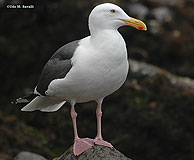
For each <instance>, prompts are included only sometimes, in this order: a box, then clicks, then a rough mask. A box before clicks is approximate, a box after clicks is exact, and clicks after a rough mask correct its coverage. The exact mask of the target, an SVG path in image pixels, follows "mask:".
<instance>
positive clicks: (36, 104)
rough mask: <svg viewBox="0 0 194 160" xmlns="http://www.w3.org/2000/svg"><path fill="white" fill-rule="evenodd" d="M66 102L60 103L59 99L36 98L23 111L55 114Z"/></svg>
mask: <svg viewBox="0 0 194 160" xmlns="http://www.w3.org/2000/svg"><path fill="white" fill-rule="evenodd" d="M64 103H65V101H59V100H58V99H55V98H51V97H40V96H38V97H36V98H34V99H33V100H32V101H31V102H30V103H28V104H27V105H26V106H25V107H23V108H22V109H21V110H22V111H35V110H41V111H43V112H54V111H57V110H58V109H59V108H61V107H62V105H63V104H64Z"/></svg>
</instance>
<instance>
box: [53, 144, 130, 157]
mask: <svg viewBox="0 0 194 160" xmlns="http://www.w3.org/2000/svg"><path fill="white" fill-rule="evenodd" d="M101 159H102V160H131V159H130V158H127V157H126V156H125V155H123V154H122V153H120V152H119V151H117V150H116V149H115V148H113V149H111V148H108V147H104V146H98V145H95V146H94V148H92V149H89V150H87V151H85V152H84V153H82V154H81V155H80V156H78V157H76V156H74V154H73V152H72V147H71V148H70V149H69V150H67V151H66V152H65V153H63V154H62V155H61V156H60V157H59V158H55V159H54V160H101Z"/></svg>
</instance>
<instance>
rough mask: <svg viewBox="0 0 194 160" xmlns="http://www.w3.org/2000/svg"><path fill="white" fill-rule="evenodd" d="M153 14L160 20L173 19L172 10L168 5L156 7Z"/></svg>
mask: <svg viewBox="0 0 194 160" xmlns="http://www.w3.org/2000/svg"><path fill="white" fill-rule="evenodd" d="M152 14H153V15H154V17H155V18H156V19H157V20H158V21H159V22H166V21H168V22H169V21H171V20H172V19H173V14H172V11H171V10H170V9H169V8H167V7H158V8H154V9H153V10H152Z"/></svg>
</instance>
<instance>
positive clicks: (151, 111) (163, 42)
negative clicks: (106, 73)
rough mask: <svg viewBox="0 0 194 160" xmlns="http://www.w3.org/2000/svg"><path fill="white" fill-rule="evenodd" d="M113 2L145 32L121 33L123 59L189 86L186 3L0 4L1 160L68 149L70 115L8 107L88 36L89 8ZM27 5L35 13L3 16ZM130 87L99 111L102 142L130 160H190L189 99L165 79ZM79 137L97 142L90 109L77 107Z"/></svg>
mask: <svg viewBox="0 0 194 160" xmlns="http://www.w3.org/2000/svg"><path fill="white" fill-rule="evenodd" d="M102 2H112V3H115V4H118V5H119V6H121V7H122V8H123V9H124V10H125V11H126V12H127V13H128V14H129V15H130V16H132V17H136V18H139V19H141V20H143V21H144V22H145V23H146V24H147V27H148V31H147V32H143V31H138V30H136V29H134V28H131V27H122V28H120V29H119V30H120V32H121V34H122V35H123V37H124V39H125V41H126V44H127V47H128V51H129V57H130V58H133V59H136V60H139V61H144V62H147V63H151V64H154V65H156V66H159V67H161V68H163V69H166V70H167V71H169V72H171V73H173V74H176V75H179V76H186V77H190V78H194V67H193V66H194V27H193V25H194V2H193V1H192V0H187V1H184V0H171V1H167V0H141V1H140V0H128V1H127V0H112V1H103V0H101V1H97V0H90V1H84V0H71V1H67V0H66V1H65V0H55V1H52V0H44V1H43V0H42V1H24V0H14V1H13V0H8V1H4V0H2V1H0V6H1V9H0V84H1V87H0V89H1V92H0V102H1V103H0V158H2V159H11V158H12V157H13V156H15V155H16V154H17V153H18V152H20V151H23V150H27V151H31V152H36V153H39V154H42V155H44V156H45V157H47V158H50V159H51V158H53V157H57V156H59V155H60V154H62V153H63V152H64V151H65V150H67V149H68V148H69V147H70V146H71V145H72V144H73V129H72V124H71V118H70V114H69V112H70V107H69V105H68V104H66V105H65V107H63V108H62V109H60V110H59V111H58V112H56V113H41V112H39V111H36V112H33V113H26V112H21V111H20V108H21V107H22V106H18V105H12V104H11V103H10V102H11V101H12V100H13V99H15V98H18V97H20V96H23V95H25V94H27V93H28V92H30V91H32V90H33V88H34V87H35V86H36V83H37V81H38V78H39V76H40V72H41V69H42V68H43V66H44V64H45V63H46V62H47V60H48V59H49V58H50V56H51V55H52V54H53V53H54V52H55V51H56V50H57V49H58V48H59V47H61V46H62V45H64V44H66V43H67V42H70V41H73V40H76V39H81V38H83V37H85V36H87V35H89V31H88V25H87V18H88V15H89V13H90V11H91V10H92V8H93V7H94V6H96V5H97V4H100V3H102ZM8 4H26V5H28V4H33V5H34V6H35V8H34V9H7V7H6V6H7V5H8ZM137 83H138V85H139V86H140V87H141V89H139V90H137V89H135V88H134V87H131V84H130V82H128V81H127V82H126V83H125V85H124V86H123V87H122V88H121V89H120V90H119V91H117V92H116V93H114V94H113V95H112V96H109V97H107V98H106V99H105V101H104V104H103V106H104V107H103V112H104V117H103V135H104V139H106V140H108V141H110V142H111V143H112V144H113V145H114V146H115V148H117V149H119V150H120V151H121V152H123V153H124V154H125V155H126V156H128V157H131V158H132V159H133V160H142V159H144V160H164V159H165V160H172V159H176V160H183V159H187V160H192V159H194V147H193V146H194V139H193V134H194V127H193V125H194V118H193V117H194V114H193V113H194V109H193V107H194V106H193V105H194V91H193V90H192V89H185V88H182V87H180V86H174V85H172V84H171V83H170V82H169V81H168V80H167V79H166V77H165V75H162V74H161V75H157V76H155V77H153V78H145V79H141V80H138V82H137ZM76 109H77V112H78V115H79V117H78V129H79V130H78V131H79V133H80V136H81V137H91V138H94V137H95V135H96V120H95V103H93V102H90V103H85V104H78V105H77V107H76Z"/></svg>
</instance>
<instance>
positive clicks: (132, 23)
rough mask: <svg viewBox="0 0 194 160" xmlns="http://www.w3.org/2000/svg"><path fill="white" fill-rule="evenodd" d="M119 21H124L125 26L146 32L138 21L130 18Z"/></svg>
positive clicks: (145, 28)
mask: <svg viewBox="0 0 194 160" xmlns="http://www.w3.org/2000/svg"><path fill="white" fill-rule="evenodd" d="M121 20H122V21H124V22H125V24H126V25H129V26H132V27H134V28H136V29H138V30H144V31H146V30H147V27H146V25H145V23H143V22H142V21H140V20H138V19H135V18H132V17H130V19H121Z"/></svg>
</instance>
